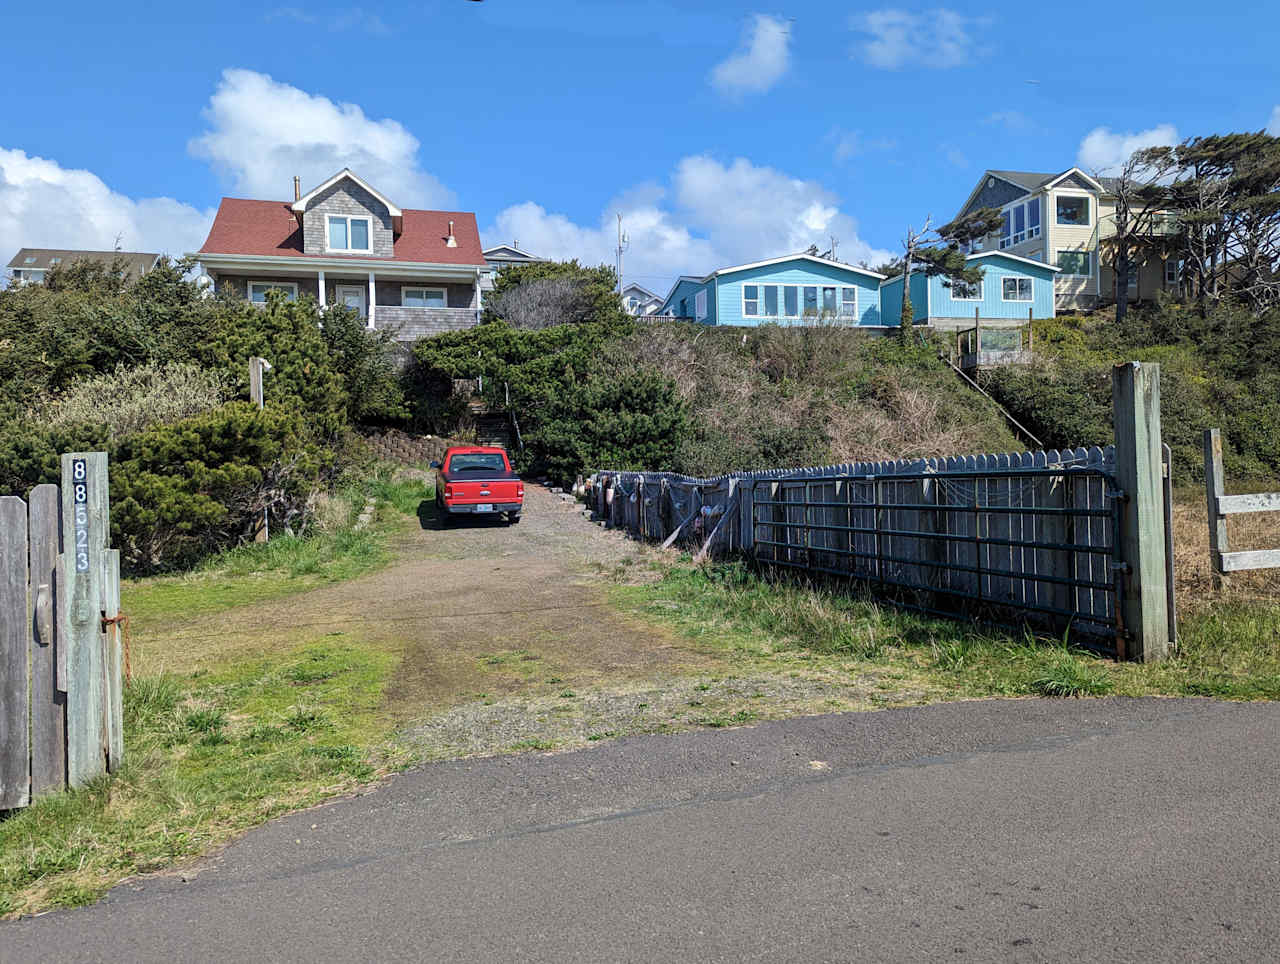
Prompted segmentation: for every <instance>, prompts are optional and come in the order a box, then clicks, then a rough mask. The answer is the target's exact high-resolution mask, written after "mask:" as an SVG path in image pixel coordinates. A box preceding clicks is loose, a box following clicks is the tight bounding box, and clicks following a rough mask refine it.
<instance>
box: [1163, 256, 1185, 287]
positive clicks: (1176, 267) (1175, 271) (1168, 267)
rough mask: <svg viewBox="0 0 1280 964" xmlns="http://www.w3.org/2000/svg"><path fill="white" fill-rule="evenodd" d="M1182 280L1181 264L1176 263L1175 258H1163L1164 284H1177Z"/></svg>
mask: <svg viewBox="0 0 1280 964" xmlns="http://www.w3.org/2000/svg"><path fill="white" fill-rule="evenodd" d="M1181 282H1182V265H1180V264H1178V261H1177V259H1176V258H1165V261H1164V283H1165V284H1166V285H1178V284H1180V283H1181Z"/></svg>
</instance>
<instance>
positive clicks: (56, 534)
mask: <svg viewBox="0 0 1280 964" xmlns="http://www.w3.org/2000/svg"><path fill="white" fill-rule="evenodd" d="M28 511H29V517H30V520H31V525H30V540H31V597H32V599H31V604H32V618H31V622H32V627H33V632H32V646H31V795H32V796H33V797H37V796H40V795H41V794H43V793H49V792H51V791H56V790H61V789H63V788H64V787H66V785H67V749H66V740H67V695H66V692H65V689H66V682H65V666H66V662H65V660H62V662H61V665H62V666H63V667H64V673H63V674H62V675H61V677H60V675H59V673H58V666H59V657H60V651H61V650H62V648H63V647H62V643H61V642H60V641H59V639H58V627H59V626H61V625H62V624H63V623H62V620H61V619H59V616H58V614H59V612H60V611H64V610H65V607H61V606H60V597H61V596H62V595H64V591H63V587H62V586H61V584H60V582H59V577H58V572H59V570H60V566H59V564H58V555H59V553H61V551H62V515H61V511H62V507H61V502H60V499H59V496H58V487H57V486H56V485H38V486H36V487H35V488H34V489H32V490H31V500H30V505H29V506H28Z"/></svg>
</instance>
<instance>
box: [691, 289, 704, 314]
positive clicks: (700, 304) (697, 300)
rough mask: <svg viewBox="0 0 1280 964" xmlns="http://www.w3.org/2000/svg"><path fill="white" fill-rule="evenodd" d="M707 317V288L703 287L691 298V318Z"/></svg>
mask: <svg viewBox="0 0 1280 964" xmlns="http://www.w3.org/2000/svg"><path fill="white" fill-rule="evenodd" d="M705 317H707V289H706V288H703V289H702V290H701V291H699V292H698V294H697V295H696V296H695V297H694V299H693V318H694V321H701V320H702V319H703V318H705Z"/></svg>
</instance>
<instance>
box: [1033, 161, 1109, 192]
mask: <svg viewBox="0 0 1280 964" xmlns="http://www.w3.org/2000/svg"><path fill="white" fill-rule="evenodd" d="M1072 174H1079V175H1080V176H1081V177H1082V178H1084V179H1085V180H1086V181H1088V182H1089V183H1090V184H1092V185H1093V187H1094V190H1096V191H1099V192H1100V193H1102V194H1106V193H1107V189H1106V188H1105V187H1103V186H1102V182H1101V181H1098V180H1096V179H1094V178H1092V177H1090V176H1089V175H1088V174H1086V173H1085V172H1084V171H1082V170H1080V168H1078V167H1069V168H1067V169H1066V170H1065V171H1063V172H1062V173H1061V174H1059V175H1058V176H1057V177H1055V178H1054V179H1053V180H1052V181H1049V182H1048V183H1047V184H1041V185H1040V188H1039V190H1045V191H1048V190H1051V189H1052V188H1053V187H1055V186H1056V185H1057V183H1058V182H1059V181H1061V180H1063V179H1064V178H1066V177H1069V176H1070V175H1072Z"/></svg>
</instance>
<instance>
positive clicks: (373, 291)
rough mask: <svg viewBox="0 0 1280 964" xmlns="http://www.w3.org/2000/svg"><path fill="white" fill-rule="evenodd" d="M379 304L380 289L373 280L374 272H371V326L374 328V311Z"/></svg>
mask: <svg viewBox="0 0 1280 964" xmlns="http://www.w3.org/2000/svg"><path fill="white" fill-rule="evenodd" d="M377 304H378V289H377V286H376V284H375V283H374V280H373V272H372V271H370V272H369V327H370V328H371V329H372V328H373V313H374V309H375V307H376V306H377Z"/></svg>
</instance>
